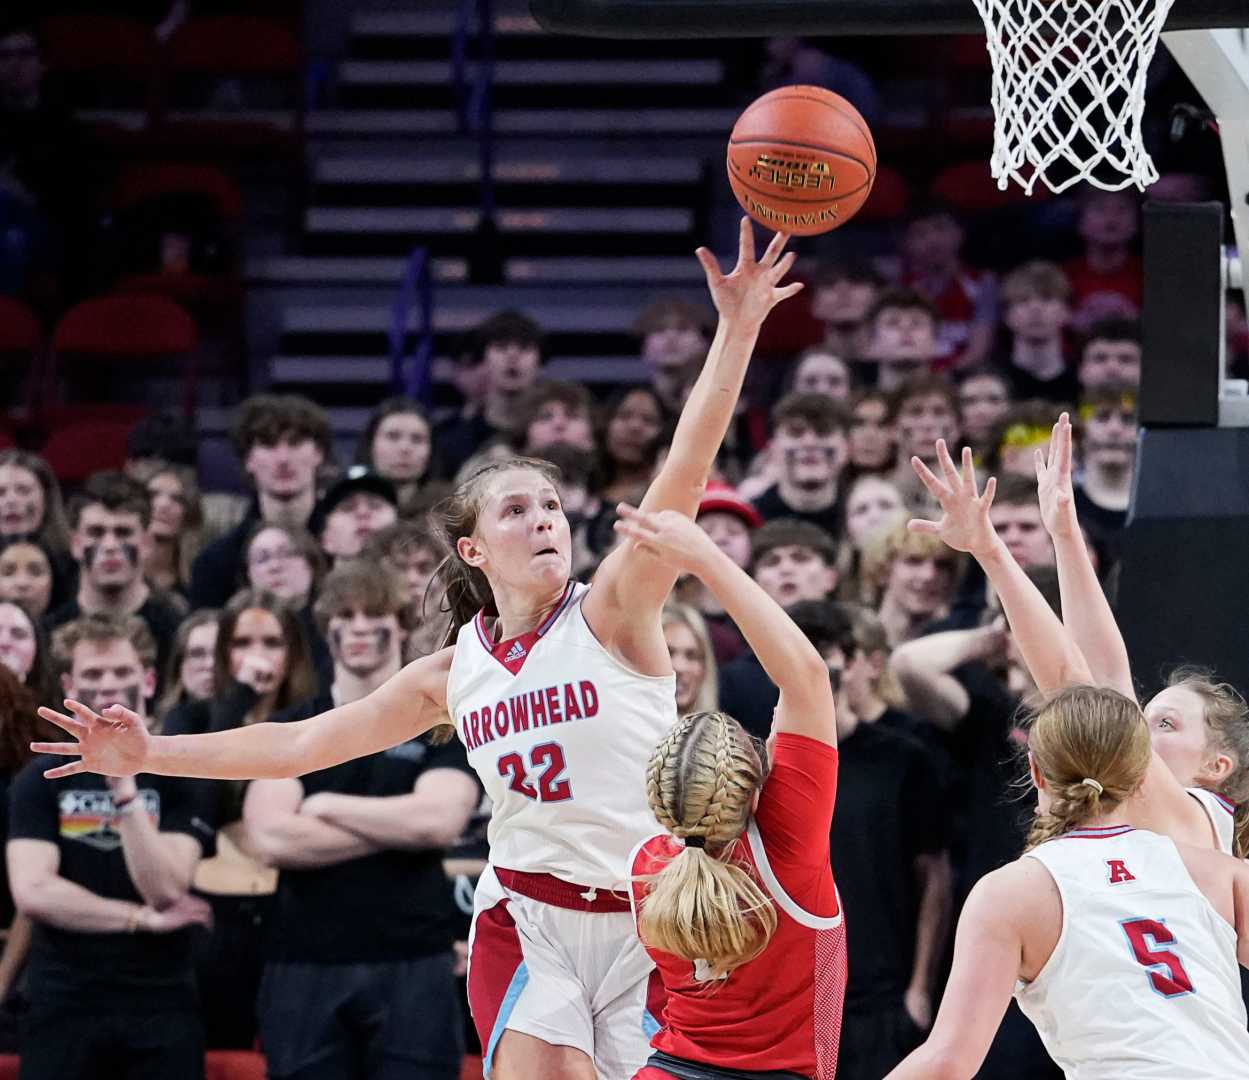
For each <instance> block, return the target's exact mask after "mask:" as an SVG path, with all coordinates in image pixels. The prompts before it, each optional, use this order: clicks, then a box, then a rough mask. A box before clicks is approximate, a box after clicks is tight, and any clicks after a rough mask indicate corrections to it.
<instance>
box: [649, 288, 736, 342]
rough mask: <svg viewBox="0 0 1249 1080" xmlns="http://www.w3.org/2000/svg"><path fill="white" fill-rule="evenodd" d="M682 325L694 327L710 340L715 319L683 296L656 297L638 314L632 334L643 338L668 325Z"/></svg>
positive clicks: (701, 305)
mask: <svg viewBox="0 0 1249 1080" xmlns="http://www.w3.org/2000/svg"><path fill="white" fill-rule="evenodd" d="M674 322H675V323H684V324H685V325H687V326H693V327H695V328H696V329H697V330H698V331H699V332H700V333H701V334H702V335H703V337H705V338H710V337H711V334H712V331H713V330H714V329H715V325H716V323H715V319H714V318H713V317H712V315H711V312H710V311H708V310H707V308H706V307H705V306H704V305H703V304H695V303H691V302H690V301H689V300H686V299H685V297H683V296H675V295H671V294H669V295H665V296H657V297H656V298H655V299H654V300H652V301H651V302H650V303H649V304H647V305H646V307H644V308H643V309H642V310H641V312H640V313H639V315H638V317H637V319H636V321H635V322H634V323H633V333H634V335H635V336H637V337H639V338H645V337H648V336H649V335H651V334H653V333H655V332H656V331H657V330H663V329H666V328H667V327H668V325H669V324H670V323H674Z"/></svg>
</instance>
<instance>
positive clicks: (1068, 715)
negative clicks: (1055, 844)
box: [1025, 686, 1153, 851]
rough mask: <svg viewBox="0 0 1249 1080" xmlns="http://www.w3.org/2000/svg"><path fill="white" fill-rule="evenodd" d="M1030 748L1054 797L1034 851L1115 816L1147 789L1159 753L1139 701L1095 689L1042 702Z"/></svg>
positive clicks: (1039, 824) (1035, 833) (1031, 841)
mask: <svg viewBox="0 0 1249 1080" xmlns="http://www.w3.org/2000/svg"><path fill="white" fill-rule="evenodd" d="M1028 751H1029V753H1031V755H1032V761H1033V764H1034V765H1035V766H1036V770H1037V772H1038V773H1040V775H1041V778H1042V779H1043V780H1044V781H1045V790H1046V792H1048V794H1049V800H1050V801H1049V807H1048V809H1047V810H1046V811H1045V812H1044V813H1042V814H1038V815H1037V818H1036V820H1035V821H1034V822H1033V825H1032V830H1031V832H1029V834H1028V844H1027V847H1026V849H1025V850H1028V851H1031V850H1032V849H1033V848H1034V847H1036V846H1037V845H1038V844H1043V843H1045V842H1046V841H1047V840H1053V839H1055V838H1056V837H1059V836H1062V835H1063V834H1065V833H1068V832H1070V831H1071V830H1072V829H1078V828H1079V827H1080V826H1081V825H1084V824H1086V823H1087V822H1089V821H1092V820H1094V819H1096V818H1098V817H1101V816H1102V815H1103V814H1108V813H1110V812H1111V811H1113V810H1114V809H1115V807H1117V806H1118V805H1119V804H1120V803H1122V802H1123V801H1124V799H1127V798H1129V797H1130V796H1131V795H1132V794H1133V793H1135V792H1136V791H1137V789H1139V788H1140V786H1141V783H1142V782H1143V781H1144V779H1145V771H1146V769H1148V768H1149V762H1150V760H1151V758H1152V756H1153V748H1152V746H1151V745H1150V741H1149V729H1148V728H1147V727H1146V726H1145V717H1144V716H1143V715H1142V714H1141V710H1140V707H1139V706H1138V705H1137V704H1136V702H1134V701H1132V700H1130V699H1129V698H1126V697H1124V696H1123V695H1122V694H1119V693H1116V692H1115V691H1114V690H1105V689H1100V688H1098V687H1093V686H1073V687H1069V688H1068V689H1066V690H1063V691H1061V692H1059V693H1058V694H1055V695H1054V696H1053V697H1052V698H1050V699H1049V701H1047V702H1046V703H1045V704H1044V705H1042V706H1041V708H1040V709H1039V710H1038V712H1037V713H1036V715H1035V717H1034V718H1033V720H1032V724H1031V730H1030V732H1029V736H1028Z"/></svg>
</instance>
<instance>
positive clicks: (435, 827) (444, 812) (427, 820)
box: [315, 792, 467, 851]
mask: <svg viewBox="0 0 1249 1080" xmlns="http://www.w3.org/2000/svg"><path fill="white" fill-rule="evenodd" d="M320 799H321V802H320V805H319V806H318V809H317V811H316V815H315V816H316V817H317V818H318V819H319V820H321V821H324V822H326V823H328V824H330V825H334V826H337V827H338V828H340V829H346V830H347V831H348V832H352V833H355V834H356V835H357V836H359V837H362V838H363V839H365V840H367V841H369V842H370V843H372V844H375V845H377V846H378V847H379V848H398V849H400V850H405V851H423V850H428V849H430V848H445V847H450V846H451V845H452V844H454V843H455V842H456V840H458V839H459V838H460V836H461V835H463V832H464V828H465V826H466V825H467V819H466V816H465V815H464V814H463V813H461V812H459V810H458V809H457V808H455V807H448V806H447V805H446V804H445V802H441V801H438V800H434V799H430V798H428V797H426V796H424V795H421V794H419V793H418V792H412V793H410V794H408V795H388V796H382V797H370V796H367V795H340V794H336V793H335V794H327V795H324V796H320Z"/></svg>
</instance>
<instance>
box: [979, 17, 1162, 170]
mask: <svg viewBox="0 0 1249 1080" xmlns="http://www.w3.org/2000/svg"><path fill="white" fill-rule="evenodd" d="M1172 3H1173V0H975V4H976V8H977V10H978V11H979V12H980V17H981V18H982V19H983V20H984V24H985V32H986V36H987V40H988V46H989V58H990V60H991V61H992V64H993V112H994V124H993V157H992V158H991V160H990V168H991V171H992V174H993V176H994V178H995V179H996V180H997V182H998V187H999V188H1002V189H1003V190H1004V189H1005V188H1006V184H1007V181H1008V180H1011V179H1013V180H1015V181H1016V182H1017V183H1018V184H1020V185H1021V186H1022V187H1023V189H1024V190H1025V191H1026V192H1027V193H1028V194H1031V193H1032V189H1033V187H1035V185H1036V184H1037V183H1043V184H1045V185H1046V186H1047V187H1048V188H1050V190H1052V191H1055V192H1058V191H1064V190H1066V189H1067V188H1069V187H1071V186H1072V185H1073V184H1078V183H1081V182H1088V183H1090V184H1093V185H1095V186H1096V187H1099V188H1103V189H1104V190H1107V191H1117V190H1118V189H1120V188H1125V187H1127V186H1128V185H1129V184H1135V185H1136V186H1137V187H1139V188H1141V189H1144V188H1145V187H1146V186H1147V185H1149V184H1152V183H1153V182H1154V181H1155V180H1157V179H1158V171H1157V170H1156V169H1155V168H1154V163H1153V161H1152V160H1151V159H1150V156H1149V154H1148V152H1147V151H1146V150H1145V144H1144V143H1143V142H1142V140H1141V114H1142V113H1143V112H1144V109H1145V74H1146V71H1147V69H1148V67H1149V62H1150V60H1151V59H1153V55H1154V50H1155V49H1156V48H1157V46H1158V35H1159V34H1160V33H1161V32H1162V28H1163V25H1164V24H1165V23H1166V21H1167V15H1168V13H1169V12H1170V10H1171V4H1172Z"/></svg>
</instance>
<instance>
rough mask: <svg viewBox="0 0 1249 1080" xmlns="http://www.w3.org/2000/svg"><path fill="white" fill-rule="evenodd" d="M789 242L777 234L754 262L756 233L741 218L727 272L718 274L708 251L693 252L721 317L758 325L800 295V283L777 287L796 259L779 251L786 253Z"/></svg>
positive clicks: (794, 282) (792, 255)
mask: <svg viewBox="0 0 1249 1080" xmlns="http://www.w3.org/2000/svg"><path fill="white" fill-rule="evenodd" d="M788 239H789V237H787V236H786V235H785V234H784V233H777V234H776V235H775V236H774V237H772V242H771V243H770V244H768V247H767V250H766V251H764V253H763V258H761V259H758V260H756V259H755V234H754V232H753V231H752V228H751V224H750V218H745V217H744V218H742V225H741V234H740V238H739V240H738V249H737V265H736V266H735V267H733V269H732V271H731V272H730V273H728V274H722V273H721V272H720V264H719V263H717V262H716V257H715V256H714V255H713V254H712V253H711V252H710V251H709V250H708V249H707V248H705V247H700V248H699V249H698V251H697V252H695V254H696V255H697V256H698V261H699V262H700V263H701V264H702V268H703V271H704V272H705V273H706V275H707V288H708V289H710V290H711V300H712V302H713V303H714V304H715V305H716V310H717V311H718V312H719V313H720V314H721V315H722V316H723V317H724V318H726V319H740V320H741V321H743V322H747V323H750V324H752V325H758V324H760V323H762V322H763V320H764V319H765V318H766V317H767V314H768V312H769V311H771V310H772V309H773V308H774V307H775V306H776V305H777V304H779V303H780V302H781V301H782V300H786V299H788V298H789V297H791V296H795V295H796V294H798V293H800V292H802V282H800V281H793V282H790V284H788V285H781V284H780V281H781V279H782V278H783V277H784V276H785V275H786V274H787V273H789V269H790V267H791V266H793V265H794V260H795V259H796V258H797V257H798V256H797V255H796V254H794V252H792V251H791V252H790V253H789V254H788V255H785V256H783V257H782V255H781V252H783V251H784V250H785V243H786V241H787V240H788Z"/></svg>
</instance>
